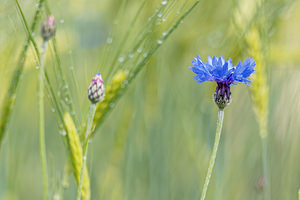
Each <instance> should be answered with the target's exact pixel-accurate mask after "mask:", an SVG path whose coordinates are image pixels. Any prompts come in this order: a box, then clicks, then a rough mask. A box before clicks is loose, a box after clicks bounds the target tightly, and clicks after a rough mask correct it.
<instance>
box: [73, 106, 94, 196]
mask: <svg viewBox="0 0 300 200" xmlns="http://www.w3.org/2000/svg"><path fill="white" fill-rule="evenodd" d="M95 112H96V104H95V103H91V105H90V109H89V115H88V120H87V124H86V132H85V137H84V142H83V147H82V149H83V155H82V161H81V170H80V177H79V183H78V188H77V200H80V198H81V191H82V184H83V177H84V171H85V165H86V159H87V152H88V144H89V139H90V134H91V131H92V124H93V120H94V116H95Z"/></svg>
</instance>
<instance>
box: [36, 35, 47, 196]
mask: <svg viewBox="0 0 300 200" xmlns="http://www.w3.org/2000/svg"><path fill="white" fill-rule="evenodd" d="M46 49H47V41H43V44H42V48H41V59H40V73H39V80H38V81H39V83H38V84H39V87H38V105H39V136H40V156H41V165H42V174H43V189H44V199H48V171H47V159H46V144H45V123H44V122H45V110H44V80H45V79H44V74H45V69H44V67H45V55H46Z"/></svg>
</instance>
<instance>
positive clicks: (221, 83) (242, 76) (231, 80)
mask: <svg viewBox="0 0 300 200" xmlns="http://www.w3.org/2000/svg"><path fill="white" fill-rule="evenodd" d="M192 64H193V67H190V70H192V71H193V72H194V73H195V74H196V76H195V77H194V78H195V79H196V80H197V82H198V83H202V82H205V81H214V82H216V83H217V84H218V85H217V88H216V92H215V94H214V101H215V103H216V104H217V105H218V106H219V108H221V109H223V108H225V107H226V106H227V105H229V104H230V102H231V92H230V86H232V85H235V84H237V83H244V84H246V85H249V83H251V82H252V81H251V80H249V79H248V78H249V76H250V75H251V74H252V73H254V72H255V71H256V70H255V69H254V67H255V61H254V60H253V59H252V58H248V59H246V60H244V62H243V63H241V61H240V62H239V63H238V64H237V65H236V66H233V65H232V60H231V58H229V60H228V61H226V60H225V59H224V58H223V57H215V56H214V57H213V58H211V57H210V56H208V57H207V63H205V62H203V61H202V60H201V58H200V56H199V55H198V56H197V57H196V58H195V60H193V61H192Z"/></svg>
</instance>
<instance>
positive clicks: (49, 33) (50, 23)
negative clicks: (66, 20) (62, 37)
mask: <svg viewBox="0 0 300 200" xmlns="http://www.w3.org/2000/svg"><path fill="white" fill-rule="evenodd" d="M55 32H56V25H55V19H54V16H52V15H51V16H49V17H48V18H47V19H46V20H45V21H44V24H43V25H42V27H41V34H42V37H43V39H44V40H45V41H47V40H50V39H51V38H52V37H53V36H54V35H55Z"/></svg>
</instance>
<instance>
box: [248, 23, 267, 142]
mask: <svg viewBox="0 0 300 200" xmlns="http://www.w3.org/2000/svg"><path fill="white" fill-rule="evenodd" d="M245 39H246V43H247V45H248V47H249V48H248V52H249V56H251V57H252V58H254V60H255V61H256V70H257V72H256V73H255V74H254V76H253V87H251V95H252V100H253V103H254V104H253V106H254V110H255V113H256V117H257V120H258V123H259V128H260V136H261V137H262V138H265V137H266V136H267V124H268V97H269V94H268V93H269V87H268V85H267V75H266V69H265V68H266V64H265V62H264V53H263V52H262V47H261V39H260V35H259V32H258V30H257V28H255V27H253V28H252V29H251V30H250V31H249V32H248V34H247V35H246V38H245Z"/></svg>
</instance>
